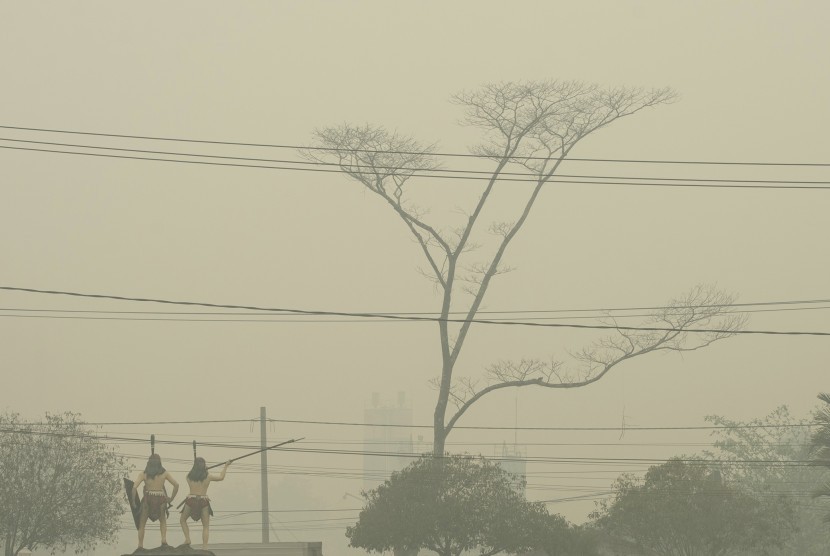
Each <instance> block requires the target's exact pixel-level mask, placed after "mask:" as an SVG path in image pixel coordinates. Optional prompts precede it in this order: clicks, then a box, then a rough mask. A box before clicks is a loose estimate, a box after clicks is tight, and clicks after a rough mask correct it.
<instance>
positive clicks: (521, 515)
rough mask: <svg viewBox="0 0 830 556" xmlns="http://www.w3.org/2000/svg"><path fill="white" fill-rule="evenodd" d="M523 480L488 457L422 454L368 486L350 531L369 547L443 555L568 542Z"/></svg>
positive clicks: (356, 542)
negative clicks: (531, 496) (531, 498)
mask: <svg viewBox="0 0 830 556" xmlns="http://www.w3.org/2000/svg"><path fill="white" fill-rule="evenodd" d="M523 487H524V480H523V479H521V478H519V477H516V476H514V475H511V474H509V473H507V472H506V471H505V470H504V469H502V468H501V467H500V466H499V465H498V464H496V463H493V462H490V461H488V460H486V459H483V458H478V457H471V456H459V455H448V456H446V457H432V456H425V457H422V458H420V459H418V460H416V461H415V462H413V463H412V464H411V465H409V466H408V467H406V468H405V469H403V470H402V471H399V472H395V473H393V474H392V476H391V477H390V478H389V479H388V480H387V481H386V482H384V483H383V484H381V485H379V486H378V487H377V488H375V489H373V490H371V491H369V492H365V493H364V497H365V498H366V505H365V507H364V508H363V510H362V511H361V512H360V516H359V518H358V522H357V523H356V524H355V525H354V526H352V527H349V528H348V529H347V531H346V536H347V537H348V538H349V541H350V542H349V544H350V545H351V546H353V547H356V548H363V549H365V550H368V551H375V552H382V551H386V550H394V551H398V552H405V551H410V550H420V549H427V550H432V551H434V552H437V553H438V554H439V555H440V556H458V555H459V554H461V553H462V552H464V551H471V550H477V551H479V552H480V554H482V555H483V556H490V555H493V554H497V553H499V552H509V553H519V552H525V551H529V550H532V549H534V548H537V547H538V545H539V544H540V543H542V542H547V543H548V545H549V546H551V547H553V546H554V545H555V542H556V539H560V540H562V542H563V543H565V542H568V541H567V540H566V537H567V535H568V534H569V532H570V531H569V528H568V524H567V522H565V521H564V519H562V518H559V517H558V516H557V517H555V518H552V517H551V516H549V515H548V512H547V509H546V508H545V505H544V504H543V503H541V502H529V501H528V500H527V499H526V498H525V495H524V488H523ZM540 528H541V529H540ZM542 530H547V531H548V532H549V533H550V534H549V535H548V537H547V538H544V539H543V533H542ZM550 554H551V555H552V556H556V555H559V554H567V553H566V552H561V553H560V552H550Z"/></svg>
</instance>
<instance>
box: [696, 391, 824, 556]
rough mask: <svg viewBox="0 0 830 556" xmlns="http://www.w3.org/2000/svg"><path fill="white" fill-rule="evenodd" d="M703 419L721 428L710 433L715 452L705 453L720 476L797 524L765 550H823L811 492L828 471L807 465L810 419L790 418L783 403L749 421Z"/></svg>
mask: <svg viewBox="0 0 830 556" xmlns="http://www.w3.org/2000/svg"><path fill="white" fill-rule="evenodd" d="M706 420H707V421H709V422H710V423H712V424H713V425H716V426H718V427H720V428H718V429H716V430H715V431H713V433H712V434H713V435H714V436H715V438H716V441H715V448H716V449H717V450H716V451H714V452H710V453H707V457H708V458H709V459H711V460H716V461H718V462H719V463H720V466H721V468H722V469H723V474H724V477H725V478H726V479H727V480H728V481H730V482H731V483H733V484H735V485H739V486H740V488H741V489H743V490H745V491H747V492H750V493H752V494H753V495H754V496H755V497H756V499H757V500H758V503H759V504H765V505H767V506H769V509H770V511H776V512H779V513H780V514H781V515H785V514H786V513H787V512H791V514H792V519H793V520H794V521H795V523H796V524H797V530H795V531H793V532H792V534H791V535H790V536H789V537H788V538H787V539H786V541H785V542H784V544H783V545H782V546H781V547H780V548H769V550H768V552H769V554H772V555H776V556H788V555H791V554H798V555H799V556H820V555H824V554H827V546H828V545H830V532H828V531H827V530H826V529H825V528H824V527H822V524H821V516H820V514H819V512H816V509H815V502H814V501H813V497H812V496H811V493H810V490H811V487H812V485H816V484H819V483H821V482H822V481H823V480H826V479H827V476H828V473H827V471H826V470H823V469H822V468H821V467H816V466H814V465H812V464H811V463H810V459H811V457H812V453H811V452H812V446H811V434H810V429H809V427H808V426H807V425H810V422H809V421H808V420H806V419H796V418H794V417H793V416H792V415H791V414H790V411H789V409H788V408H787V407H786V406H780V407H778V408H777V409H775V410H774V411H772V412H771V413H769V414H768V415H766V416H764V417H761V418H759V419H752V420H750V421H734V420H731V419H727V418H726V417H722V416H717V415H712V416H709V417H707V418H706Z"/></svg>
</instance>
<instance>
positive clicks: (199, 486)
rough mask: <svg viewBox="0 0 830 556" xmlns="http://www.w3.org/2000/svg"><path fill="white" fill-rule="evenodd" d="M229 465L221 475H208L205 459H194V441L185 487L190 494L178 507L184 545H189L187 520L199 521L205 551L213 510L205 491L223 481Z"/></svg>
mask: <svg viewBox="0 0 830 556" xmlns="http://www.w3.org/2000/svg"><path fill="white" fill-rule="evenodd" d="M230 464H231V462H230V461H228V462H226V463H225V467H223V468H222V473H220V474H219V475H211V474H210V473H208V467H207V464H206V463H205V458H200V457H196V441H195V440H194V441H193V468H192V469H191V470H190V473H188V474H187V486H189V487H190V494H188V495H187V498H185V499H184V502H182V503H181V504H180V507H181V506H184V508H183V509H182V515H181V518H180V519H179V522H180V523H181V525H182V531H183V532H184V544H186V545H189V544H190V528H189V527H188V526H187V519H188V518H192V519H193V521H200V520H201V522H202V548H203V549H204V550H207V544H208V537H209V536H210V516H212V515H213V508H211V507H210V498H208V495H207V490H208V487H209V486H210V483H211V482H212V481H224V480H225V473H227V472H228V467H229V466H230Z"/></svg>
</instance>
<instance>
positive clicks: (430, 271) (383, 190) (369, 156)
mask: <svg viewBox="0 0 830 556" xmlns="http://www.w3.org/2000/svg"><path fill="white" fill-rule="evenodd" d="M675 97H676V95H675V93H674V92H673V91H672V90H671V89H667V88H665V89H654V90H644V89H636V88H624V87H621V88H602V87H599V86H597V85H592V84H585V83H581V82H574V81H542V82H529V83H494V84H490V85H486V86H484V87H483V88H481V89H478V90H475V91H472V92H462V93H460V94H457V95H455V96H454V97H453V100H454V102H455V103H457V104H459V105H461V106H462V107H464V109H465V111H466V119H465V120H464V123H466V124H468V125H472V126H475V127H479V128H481V129H482V130H483V131H484V134H485V139H484V141H483V142H482V143H481V144H479V145H477V146H475V147H474V148H473V152H474V153H475V154H478V155H480V156H482V157H483V158H485V159H489V160H491V161H492V162H493V163H494V164H495V167H494V168H493V169H492V170H491V171H488V172H487V178H486V180H485V182H484V185H483V187H482V190H481V193H480V195H479V196H478V199H477V201H476V202H475V203H474V206H473V207H472V210H471V211H470V212H469V213H468V214H466V215H465V221H464V222H462V224H461V225H460V226H456V227H451V228H442V227H441V226H439V225H438V224H435V223H432V224H431V223H429V222H427V220H426V218H425V217H426V215H427V212H426V211H425V210H423V209H421V208H419V207H418V206H417V205H415V204H414V203H413V202H412V200H411V199H410V198H408V197H407V195H406V193H407V191H408V189H407V186H408V183H409V180H410V179H411V178H413V177H417V176H418V175H419V174H420V175H423V174H426V175H434V174H435V173H436V172H440V164H439V163H438V161H437V157H436V156H435V155H434V152H435V150H434V147H433V146H428V145H423V144H421V143H419V142H418V141H416V140H414V139H413V138H411V137H407V136H404V135H400V134H398V133H393V132H389V131H387V130H384V129H383V128H379V127H373V126H369V125H366V126H352V125H342V126H338V127H331V128H325V129H319V130H317V131H316V140H317V141H316V145H314V147H312V148H310V149H308V150H305V151H303V154H304V155H305V156H306V157H307V158H309V159H311V160H314V161H317V162H322V163H326V164H335V165H337V166H339V168H340V169H341V170H342V171H343V172H345V173H346V174H347V175H348V176H349V177H351V178H353V179H354V180H356V181H358V182H359V183H361V184H363V186H365V187H366V188H367V189H368V190H369V191H371V192H373V193H375V194H376V195H378V196H379V197H380V198H381V199H382V200H383V201H385V202H386V204H387V205H389V207H390V208H391V209H392V210H393V211H394V212H395V213H396V214H397V215H398V216H399V217H400V219H401V220H402V221H403V223H404V225H405V226H406V227H407V228H408V229H409V231H410V232H411V234H412V236H413V238H414V240H415V242H416V243H417V244H418V246H419V248H420V250H421V251H422V253H423V255H424V257H425V259H426V261H427V264H428V268H427V269H426V270H425V271H423V272H424V273H425V274H426V275H427V276H428V277H429V278H430V279H432V280H433V281H434V282H435V284H436V286H437V288H438V290H439V291H440V293H441V307H440V311H439V315H440V318H439V320H438V332H439V341H440V349H441V372H440V375H439V377H438V378H437V379H436V381H435V385H436V387H437V391H438V399H437V402H436V405H435V414H434V443H433V450H434V453H435V454H443V453H444V451H445V450H444V447H445V442H446V439H447V435H448V434H449V433H450V431H451V430H452V428H453V427H454V426H455V424H456V423H457V421H458V419H459V418H460V417H461V416H462V415H463V414H464V413H465V412H466V411H467V410H468V409H469V408H470V406H471V405H472V404H473V403H475V402H476V401H478V400H479V399H481V398H482V397H483V396H485V395H487V394H488V393H490V392H493V391H495V390H499V389H503V388H509V387H521V386H542V387H547V388H576V387H580V386H587V385H588V384H591V383H592V382H595V381H597V380H599V379H600V378H602V377H603V376H605V375H606V374H607V373H608V372H609V371H610V370H611V369H612V368H614V367H615V366H616V365H618V364H620V363H622V362H624V361H627V360H628V359H631V358H633V357H637V356H639V355H644V354H646V353H650V352H653V351H658V350H673V351H683V350H690V349H699V348H700V347H703V346H705V345H708V344H710V343H712V342H713V341H716V340H718V339H720V338H723V337H726V336H729V335H731V333H732V332H734V331H735V330H737V329H738V328H739V327H740V326H741V324H742V322H743V321H742V319H741V318H740V317H739V316H736V315H735V314H732V313H730V312H729V305H730V303H731V302H732V300H731V298H730V297H729V296H728V295H725V294H722V293H720V292H718V291H716V290H714V289H712V288H706V287H698V288H696V289H694V290H693V291H692V292H691V293H690V294H689V295H688V296H686V297H685V298H683V299H681V300H679V301H677V302H676V303H672V304H671V305H673V306H672V307H671V308H667V309H665V310H661V311H660V312H659V313H657V314H655V315H654V319H655V322H657V323H661V324H662V328H664V329H665V330H654V331H636V330H628V331H626V330H619V331H618V334H617V336H615V337H611V338H608V339H606V340H604V341H601V342H599V343H598V344H596V345H594V346H592V347H590V348H587V349H584V350H582V351H580V352H578V353H576V354H574V357H575V360H576V362H577V364H578V365H577V367H576V368H575V369H572V370H570V371H568V370H567V369H566V368H565V366H564V364H563V363H561V362H542V361H537V360H523V361H519V362H501V363H498V364H495V365H493V366H491V367H490V368H489V369H488V371H487V381H486V383H485V384H484V385H482V386H479V385H478V383H476V382H474V381H471V380H467V379H459V378H457V377H456V379H455V380H454V376H453V375H454V371H455V368H456V364H457V362H458V358H459V355H460V354H461V350H462V348H463V347H464V343H465V340H466V339H467V335H468V333H469V331H470V326H471V324H472V323H473V320H474V319H475V317H476V314H477V313H478V311H479V309H480V308H481V306H482V302H483V301H484V297H485V295H486V294H487V291H488V288H489V287H490V284H491V281H492V279H493V278H494V277H495V276H496V275H498V274H500V273H502V272H504V271H505V270H506V269H505V267H503V266H502V259H503V258H504V255H505V253H506V251H507V249H508V247H509V246H510V243H511V242H512V241H513V239H514V238H515V237H516V234H518V232H519V230H521V229H522V226H523V225H524V224H525V222H526V221H527V218H528V216H529V215H530V213H531V211H532V209H533V207H534V205H535V203H536V200H537V198H538V196H539V193H540V192H541V190H542V188H543V187H544V186H545V184H547V183H548V182H550V181H551V178H552V177H553V176H554V175H555V174H556V172H557V170H558V169H559V166H560V165H561V164H562V162H563V161H564V160H565V159H566V158H567V156H568V154H569V153H570V152H571V150H572V149H573V148H574V147H575V146H576V145H577V144H578V143H579V142H580V141H582V140H583V139H584V138H585V137H587V136H589V135H591V134H592V133H594V132H595V131H598V130H599V129H601V128H603V127H605V126H607V125H609V124H610V123H612V122H614V121H615V120H618V119H620V118H623V117H625V116H629V115H632V114H635V113H637V112H639V111H640V110H643V109H644V108H649V107H652V106H656V105H659V104H665V103H669V102H672V101H673V100H674V99H675ZM508 168H517V169H519V170H520V171H521V172H520V173H521V176H522V177H521V178H520V179H522V180H526V181H527V182H528V185H529V186H530V187H529V188H527V191H526V195H527V197H526V198H525V199H524V201H523V206H521V207H520V209H519V211H518V213H517V214H516V215H515V220H512V221H509V222H496V223H492V222H490V223H489V226H488V225H487V224H485V223H483V222H482V220H483V217H482V214H483V213H484V211H485V208H486V207H488V205H492V199H493V195H494V191H495V190H496V189H497V184H498V183H499V182H500V181H501V179H503V178H504V177H506V172H507V169H508ZM511 185H512V186H515V185H516V184H515V183H513V184H511ZM482 228H484V230H485V231H489V232H490V233H492V234H493V235H494V236H495V237H496V238H497V239H496V243H495V246H494V248H493V251H492V253H490V254H489V255H488V257H487V259H486V260H485V261H484V262H471V261H470V260H469V258H468V256H467V255H468V254H469V253H470V252H471V251H472V250H474V248H475V247H478V246H477V245H474V244H473V242H472V241H471V236H472V234H473V233H474V231H476V230H478V231H481V229H482ZM458 290H462V291H464V292H467V293H469V294H470V295H471V297H472V300H471V301H469V300H467V302H466V304H464V305H463V312H464V313H466V318H464V319H460V320H462V322H450V315H451V313H453V312H454V309H455V308H456V307H457V306H458V305H459V304H460V303H464V302H463V301H462V302H459V301H458V299H457V296H456V294H457V293H458ZM701 325H708V326H710V327H713V328H717V329H718V330H721V331H722V332H719V333H713V334H709V335H704V336H700V335H697V334H696V335H695V338H694V341H692V342H688V341H687V340H689V339H690V335H689V334H688V332H687V330H688V329H689V328H690V327H692V326H701ZM655 328H660V327H655ZM451 402H454V403H455V405H456V406H457V411H456V412H455V413H454V414H453V415H451V416H450V418H449V420H447V410H448V405H449V404H450V403H451Z"/></svg>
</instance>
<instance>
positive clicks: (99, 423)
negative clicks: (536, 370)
mask: <svg viewBox="0 0 830 556" xmlns="http://www.w3.org/2000/svg"><path fill="white" fill-rule="evenodd" d="M252 421H259V419H256V418H252V419H203V420H189V421H165V420H160V421H85V422H84V423H83V424H85V425H89V426H134V425H185V424H214V423H250V422H252ZM266 421H268V422H271V423H285V424H295V425H296V424H299V425H333V426H347V427H388V428H404V429H432V428H433V425H401V424H391V423H360V422H355V421H312V420H302V419H274V418H271V417H269V418H267V419H266ZM27 424H29V425H45V424H46V423H42V422H38V423H27ZM812 426H814V425H813V424H812V423H791V424H752V425H701V426H655V427H632V426H626V427H625V431H626V432H628V431H654V430H661V431H662V430H672V431H674V430H732V429H781V428H805V427H806V428H809V427H812ZM453 428H455V429H467V430H508V431H511V430H524V431H613V432H619V431H620V430H623V428H622V427H527V426H523V427H515V426H475V425H467V426H463V425H458V426H455V427H453ZM179 436H182V435H179ZM145 440H146V439H145ZM166 442H171V441H166ZM179 443H180V444H188V445H189V444H190V442H184V441H182V442H179ZM200 444H203V445H205V446H221V447H229V446H230V447H234V448H247V447H250V446H253V444H250V445H249V444H230V443H200Z"/></svg>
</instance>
